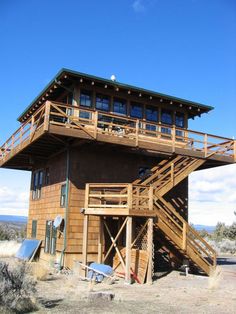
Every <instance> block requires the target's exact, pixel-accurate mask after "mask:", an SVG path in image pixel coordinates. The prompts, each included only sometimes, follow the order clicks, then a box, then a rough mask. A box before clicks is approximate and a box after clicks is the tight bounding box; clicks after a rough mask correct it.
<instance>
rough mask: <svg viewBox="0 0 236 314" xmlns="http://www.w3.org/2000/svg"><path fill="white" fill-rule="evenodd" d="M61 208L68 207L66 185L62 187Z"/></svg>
mask: <svg viewBox="0 0 236 314" xmlns="http://www.w3.org/2000/svg"><path fill="white" fill-rule="evenodd" d="M60 206H61V207H65V206H66V184H63V185H62V186H61V200H60Z"/></svg>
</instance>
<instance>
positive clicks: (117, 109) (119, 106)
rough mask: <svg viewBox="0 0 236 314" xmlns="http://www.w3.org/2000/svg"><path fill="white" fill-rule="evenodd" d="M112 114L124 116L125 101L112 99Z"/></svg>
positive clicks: (125, 112) (125, 110)
mask: <svg viewBox="0 0 236 314" xmlns="http://www.w3.org/2000/svg"><path fill="white" fill-rule="evenodd" d="M113 112H114V113H118V114H122V115H126V114H127V107H126V101H125V100H121V99H114V103H113Z"/></svg>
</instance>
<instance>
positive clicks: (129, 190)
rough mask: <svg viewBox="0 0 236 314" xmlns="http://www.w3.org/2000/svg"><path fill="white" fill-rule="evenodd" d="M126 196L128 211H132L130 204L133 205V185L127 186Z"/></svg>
mask: <svg viewBox="0 0 236 314" xmlns="http://www.w3.org/2000/svg"><path fill="white" fill-rule="evenodd" d="M127 194H128V198H127V205H128V209H129V210H132V204H133V185H132V184H128V186H127Z"/></svg>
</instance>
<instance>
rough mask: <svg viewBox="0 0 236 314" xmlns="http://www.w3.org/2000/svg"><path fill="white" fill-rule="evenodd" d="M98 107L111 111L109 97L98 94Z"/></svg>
mask: <svg viewBox="0 0 236 314" xmlns="http://www.w3.org/2000/svg"><path fill="white" fill-rule="evenodd" d="M96 109H98V110H103V111H109V109H110V100H109V97H107V96H103V95H96Z"/></svg>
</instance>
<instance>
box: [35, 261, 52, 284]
mask: <svg viewBox="0 0 236 314" xmlns="http://www.w3.org/2000/svg"><path fill="white" fill-rule="evenodd" d="M49 273H50V268H49V267H47V266H46V265H43V264H40V263H38V262H36V263H31V274H32V275H33V277H34V278H35V279H36V280H40V281H44V280H47V279H48V275H49Z"/></svg>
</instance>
